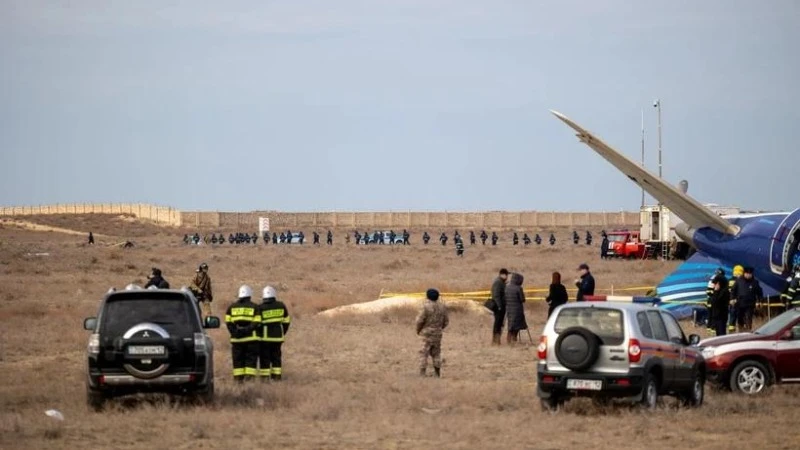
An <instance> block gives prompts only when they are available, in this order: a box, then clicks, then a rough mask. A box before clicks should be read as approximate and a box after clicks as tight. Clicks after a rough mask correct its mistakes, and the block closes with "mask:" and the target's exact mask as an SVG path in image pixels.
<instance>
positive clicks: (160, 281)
mask: <svg viewBox="0 0 800 450" xmlns="http://www.w3.org/2000/svg"><path fill="white" fill-rule="evenodd" d="M150 286H155V287H157V288H158V289H169V282H167V280H165V279H164V277H163V276H162V275H161V269H159V268H158V267H153V269H152V271H151V272H150V276H148V277H147V284H145V285H144V288H145V289H147V288H149V287H150Z"/></svg>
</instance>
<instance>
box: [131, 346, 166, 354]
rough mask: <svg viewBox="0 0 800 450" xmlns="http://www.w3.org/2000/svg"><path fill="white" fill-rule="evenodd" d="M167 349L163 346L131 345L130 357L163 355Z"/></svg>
mask: <svg viewBox="0 0 800 450" xmlns="http://www.w3.org/2000/svg"><path fill="white" fill-rule="evenodd" d="M164 353H166V349H165V348H164V346H163V345H131V346H128V354H129V355H163V354H164Z"/></svg>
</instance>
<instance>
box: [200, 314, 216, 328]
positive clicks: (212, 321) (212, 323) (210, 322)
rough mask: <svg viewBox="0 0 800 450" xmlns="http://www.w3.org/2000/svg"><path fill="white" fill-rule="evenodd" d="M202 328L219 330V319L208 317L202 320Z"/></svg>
mask: <svg viewBox="0 0 800 450" xmlns="http://www.w3.org/2000/svg"><path fill="white" fill-rule="evenodd" d="M203 328H219V317H216V316H208V317H206V318H205V319H203Z"/></svg>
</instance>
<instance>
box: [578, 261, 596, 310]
mask: <svg viewBox="0 0 800 450" xmlns="http://www.w3.org/2000/svg"><path fill="white" fill-rule="evenodd" d="M578 271H579V272H580V278H578V279H577V280H575V286H576V287H577V288H578V295H577V296H576V297H575V301H577V302H582V301H584V298H585V297H586V296H587V295H594V277H593V276H592V273H591V272H590V271H589V266H588V265H587V264H585V263H584V264H581V265H580V266H578Z"/></svg>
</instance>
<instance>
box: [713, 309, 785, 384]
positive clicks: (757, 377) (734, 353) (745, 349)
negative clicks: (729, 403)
mask: <svg viewBox="0 0 800 450" xmlns="http://www.w3.org/2000/svg"><path fill="white" fill-rule="evenodd" d="M698 345H699V346H700V349H701V350H702V352H703V357H704V358H705V360H706V370H707V377H708V380H709V381H711V382H715V383H718V384H719V385H721V386H722V387H724V388H727V389H730V390H732V391H734V392H743V393H745V394H749V395H755V394H760V393H762V392H764V391H765V390H766V388H767V387H768V386H770V385H772V384H777V383H800V308H794V309H790V310H789V311H786V312H785V313H783V314H781V315H779V316H778V317H775V318H774V319H772V320H770V321H769V322H767V323H765V324H764V325H763V326H762V327H761V328H759V329H757V330H755V331H753V332H752V333H737V334H731V335H727V336H720V337H715V338H710V339H705V340H703V341H701V342H700V343H699V344H698Z"/></svg>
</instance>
